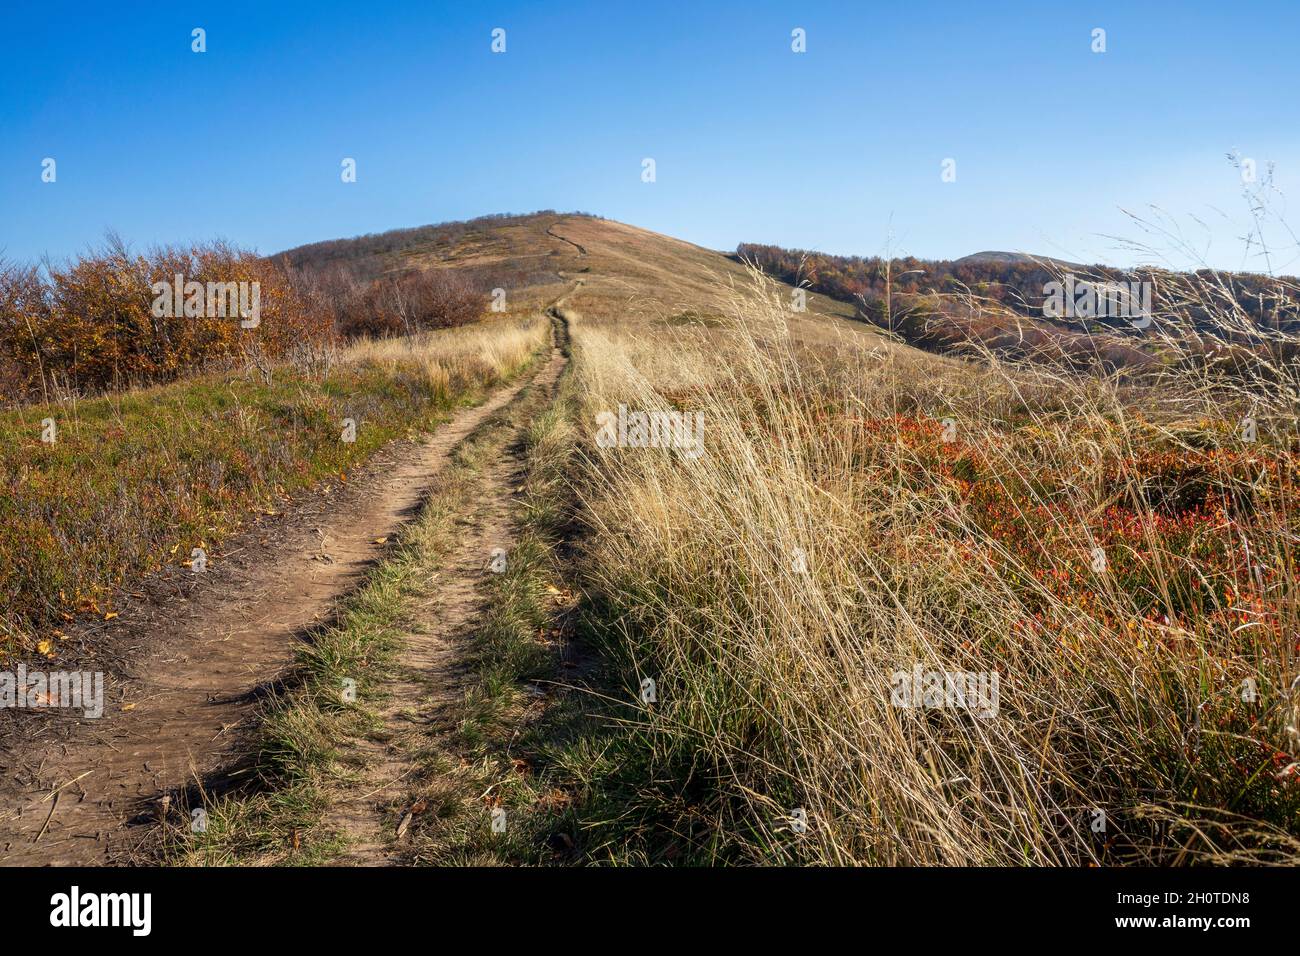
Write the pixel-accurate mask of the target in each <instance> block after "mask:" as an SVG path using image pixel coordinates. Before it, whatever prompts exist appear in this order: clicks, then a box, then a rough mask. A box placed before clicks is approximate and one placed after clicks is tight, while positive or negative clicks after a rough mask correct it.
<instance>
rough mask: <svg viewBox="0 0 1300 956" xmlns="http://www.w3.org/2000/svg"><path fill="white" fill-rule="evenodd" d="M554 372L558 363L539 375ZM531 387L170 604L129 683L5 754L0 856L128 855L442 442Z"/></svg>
mask: <svg viewBox="0 0 1300 956" xmlns="http://www.w3.org/2000/svg"><path fill="white" fill-rule="evenodd" d="M557 374H558V370H557V368H556V364H555V360H554V359H553V360H552V362H551V363H550V364H548V365H547V366H545V367H544V368H542V369H541V370H540V372H538V373H537V376H536V377H537V378H538V380H539V381H544V382H551V381H553V380H554V377H555V376H556V375H557ZM527 384H528V379H524V380H523V381H520V382H518V383H515V384H513V385H511V386H507V387H504V388H501V389H499V390H498V391H497V392H496V393H495V394H493V395H492V396H491V397H490V398H489V399H488V400H487V401H486V402H485V403H483V404H482V405H479V406H477V407H475V408H469V409H463V410H461V411H460V412H458V413H457V414H456V415H455V417H454V418H453V420H452V421H451V422H449V423H447V424H446V425H444V426H443V427H441V428H440V429H438V430H437V431H436V432H435V433H433V434H432V435H430V436H428V437H427V438H426V439H425V440H424V441H423V442H421V443H418V444H416V445H414V446H408V447H407V449H406V451H405V454H403V455H402V457H400V458H399V459H397V460H396V461H394V462H393V463H392V467H391V469H390V470H387V471H386V473H382V474H376V475H374V476H373V480H372V481H371V483H370V484H369V485H368V486H367V488H366V492H367V493H366V494H365V495H364V496H357V497H354V499H353V501H352V502H350V503H349V504H348V506H345V507H340V508H338V509H337V512H331V511H330V510H329V509H328V508H326V509H324V510H323V511H322V513H321V514H320V515H319V516H318V519H317V521H316V522H311V521H308V522H305V523H303V524H302V525H300V526H298V527H294V528H290V529H288V530H287V531H286V532H285V537H284V538H283V539H282V540H280V541H277V542H276V544H275V545H274V547H273V548H271V549H268V554H266V555H265V556H264V557H265V560H254V561H253V562H251V564H250V566H249V567H248V568H247V569H246V571H245V572H244V573H242V574H238V575H234V576H233V577H231V578H230V579H220V580H215V581H213V582H211V585H210V586H208V585H205V586H203V587H201V588H199V589H197V590H196V591H195V592H194V594H193V596H192V597H191V598H188V599H185V600H182V601H179V602H176V603H177V604H178V605H179V606H177V607H173V608H168V609H167V620H165V621H163V622H161V624H160V626H161V628H162V632H161V633H159V634H158V635H157V636H156V639H151V640H150V642H149V644H150V647H152V648H153V650H152V651H150V652H148V653H146V654H144V655H143V657H142V658H141V659H140V660H138V661H137V662H135V664H134V665H133V667H132V668H131V670H132V674H131V678H132V679H130V680H127V681H124V682H122V683H119V684H117V685H115V686H111V687H106V688H105V713H104V716H103V717H102V718H100V719H98V720H79V721H77V723H76V725H75V726H73V727H71V728H70V731H69V732H68V733H67V734H65V736H64V738H63V739H62V740H58V741H56V742H55V743H53V744H51V745H49V746H48V747H47V748H46V749H45V751H44V752H36V753H31V752H26V750H24V752H22V753H20V754H18V755H17V756H13V755H10V756H11V759H10V760H9V761H7V764H8V765H7V766H6V767H5V768H4V774H5V776H6V777H7V778H8V779H7V781H6V784H5V788H6V789H5V794H4V802H3V804H0V863H4V864H9V865H17V864H22V865H49V864H92V865H93V864H102V863H105V862H110V861H112V860H114V859H116V858H118V857H119V856H121V855H123V854H124V853H129V851H130V848H131V842H132V835H131V833H130V828H129V827H128V826H127V824H128V823H129V822H130V821H131V820H132V819H136V818H139V817H141V815H148V814H151V813H152V806H151V805H152V803H153V802H154V801H155V800H156V799H157V797H158V796H159V795H160V794H161V793H163V792H165V791H167V790H169V789H171V788H174V787H176V786H178V785H182V784H184V783H185V782H186V781H187V779H188V780H192V779H194V778H195V777H196V775H198V774H202V773H205V772H208V771H210V770H212V769H214V768H216V767H218V766H221V765H222V764H223V763H224V762H225V761H226V760H228V759H229V758H230V757H231V756H232V754H233V753H234V752H235V751H236V744H237V742H238V741H237V739H236V738H237V734H236V733H235V730H236V728H237V727H238V726H239V725H240V724H241V722H243V721H245V720H246V719H247V718H248V717H249V716H250V715H251V714H252V713H253V711H254V708H255V704H256V702H257V700H258V698H259V697H260V696H261V695H262V693H263V692H264V690H265V688H266V687H267V682H268V681H272V680H274V679H275V678H276V676H277V675H279V674H280V673H282V672H283V670H284V669H285V668H286V666H287V665H288V664H289V663H291V661H292V659H293V656H294V650H295V646H296V644H297V643H298V642H299V641H300V640H302V639H303V638H304V636H305V635H306V634H307V633H308V632H309V631H310V629H311V628H312V627H313V626H314V625H317V624H319V623H320V622H321V621H322V620H324V619H326V617H327V615H328V614H329V613H330V611H331V609H332V607H333V604H334V602H335V601H336V600H337V599H338V598H339V597H340V596H341V595H342V594H344V593H345V592H346V591H348V590H349V589H350V588H351V587H353V586H354V585H355V584H356V583H357V581H358V580H359V578H360V576H361V575H362V573H363V572H364V571H365V569H366V568H367V566H368V565H370V564H371V563H372V562H373V561H374V560H376V558H378V557H379V556H380V555H381V554H382V553H383V550H384V548H383V543H381V541H380V539H385V538H387V537H388V536H390V535H391V534H392V533H393V532H395V531H396V530H397V529H398V528H399V527H400V526H401V525H402V524H403V523H404V522H406V521H407V520H409V519H410V518H411V517H412V515H413V514H414V512H415V510H416V508H417V506H418V504H419V502H420V501H421V499H422V497H423V496H424V493H425V491H426V489H427V488H428V486H429V484H430V482H431V481H432V479H433V476H434V475H435V474H436V473H437V472H438V470H439V469H440V468H441V467H442V466H443V464H444V463H445V462H446V461H447V458H448V455H449V453H450V452H451V450H452V449H453V448H454V447H455V446H456V445H457V444H458V443H459V442H460V441H462V440H463V439H464V438H465V437H466V436H467V435H469V434H470V433H471V432H472V431H473V430H474V429H475V428H477V427H478V425H479V424H480V423H482V422H483V421H484V420H485V419H487V418H488V417H489V416H491V415H492V414H494V413H495V412H497V411H498V410H500V409H501V408H503V407H504V406H505V405H506V404H508V403H509V402H510V401H512V400H513V399H514V398H515V397H516V396H517V395H518V394H519V392H520V391H521V390H522V389H523V388H524V387H525V386H526V385H527ZM358 497H359V500H357V498H358ZM479 557H480V558H481V555H480V556H479ZM481 563H482V562H481V561H480V564H481ZM128 616H129V612H127V613H124V615H123V617H124V618H127V617H128ZM150 623H151V625H154V624H156V622H150Z"/></svg>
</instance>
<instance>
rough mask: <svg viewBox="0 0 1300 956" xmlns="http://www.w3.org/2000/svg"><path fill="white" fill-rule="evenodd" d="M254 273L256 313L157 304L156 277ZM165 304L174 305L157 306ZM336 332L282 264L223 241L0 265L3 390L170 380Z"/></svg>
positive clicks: (220, 277) (221, 279)
mask: <svg viewBox="0 0 1300 956" xmlns="http://www.w3.org/2000/svg"><path fill="white" fill-rule="evenodd" d="M176 276H181V277H182V280H183V281H184V282H199V283H202V284H203V285H204V286H205V288H206V287H207V284H208V283H213V282H218V283H241V282H244V283H256V284H257V287H258V290H259V300H260V322H259V323H258V324H257V326H256V327H255V328H244V327H242V326H241V322H240V320H239V317H238V316H229V317H216V316H213V317H209V316H207V315H203V316H198V317H193V316H186V315H185V314H184V310H183V309H181V308H175V309H168V310H159V309H155V308H154V304H155V299H156V294H155V290H154V288H153V287H154V284H155V283H168V284H170V283H172V282H174V281H175V278H176ZM159 311H164V312H165V313H166V314H163V315H159V314H157V313H158V312H159ZM332 336H333V328H332V324H331V322H330V321H329V319H328V317H326V316H323V315H322V314H321V313H320V312H319V311H318V310H315V309H312V308H310V307H309V305H308V303H307V302H306V300H305V299H304V298H303V297H302V296H301V295H299V294H298V293H297V292H296V291H295V289H294V287H293V285H292V284H291V282H290V281H289V277H288V275H287V274H286V272H285V270H284V269H283V267H282V266H280V265H278V264H276V263H274V262H272V261H270V260H267V259H264V258H262V257H260V256H257V255H254V254H253V253H250V252H247V251H244V250H240V249H237V248H235V247H233V246H230V245H228V244H226V243H224V242H212V243H206V244H196V245H192V246H188V247H183V248H182V247H166V248H159V249H154V250H151V251H150V252H149V253H148V254H147V255H139V254H133V253H132V252H130V251H129V249H128V248H127V247H126V245H125V244H124V243H123V242H122V241H121V240H120V239H118V238H117V237H115V236H112V235H110V236H109V238H108V240H107V242H106V243H105V245H104V246H103V248H101V249H98V250H94V251H92V252H90V253H88V254H86V255H84V256H82V257H81V258H79V259H77V260H75V261H73V262H69V263H67V264H65V265H62V266H53V267H49V268H48V269H46V270H44V271H42V270H38V269H35V268H30V267H15V266H8V267H0V387H3V388H4V389H5V393H4V395H3V398H4V399H7V400H14V399H22V398H25V397H31V396H37V395H48V394H49V393H50V392H51V391H54V392H56V393H57V392H60V391H61V392H65V393H73V394H87V393H94V392H99V391H103V390H105V389H110V388H121V387H126V386H131V385H141V384H149V383H156V382H166V381H172V380H174V379H176V378H178V377H179V376H182V375H184V374H187V373H189V372H193V371H199V370H201V369H203V368H205V367H209V366H212V365H213V364H218V365H220V364H227V365H228V364H232V363H236V362H240V361H246V360H249V359H253V358H256V359H258V360H263V359H267V358H276V357H278V356H280V355H283V354H284V353H285V352H286V351H287V350H288V349H289V348H290V346H292V345H294V344H296V343H301V342H303V341H304V340H308V341H315V340H322V339H328V338H330V337H332Z"/></svg>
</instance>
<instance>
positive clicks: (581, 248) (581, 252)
mask: <svg viewBox="0 0 1300 956" xmlns="http://www.w3.org/2000/svg"><path fill="white" fill-rule="evenodd" d="M554 229H555V227H554V226H547V227H546V234H547V235H548V236H550V237H551V238H552V239H559V240H560V241H561V242H567V243H568V244H569V245H571V246H573V247H574V248H575V249H577V250H578V255H580V256H585V255H586V254H587V249H586V247H585V246H583V245H582V244H581V243H577V242H574V241H573V240H572V239H566V238H564V237H563V236H562V235H560V234H559V233H558V232H555V231H554Z"/></svg>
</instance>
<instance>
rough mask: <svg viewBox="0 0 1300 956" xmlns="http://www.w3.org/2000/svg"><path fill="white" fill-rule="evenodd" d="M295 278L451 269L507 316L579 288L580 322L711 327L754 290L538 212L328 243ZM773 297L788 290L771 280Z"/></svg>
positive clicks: (743, 277)
mask: <svg viewBox="0 0 1300 956" xmlns="http://www.w3.org/2000/svg"><path fill="white" fill-rule="evenodd" d="M274 258H278V259H284V260H285V261H287V262H288V263H289V264H290V265H292V266H294V267H296V268H298V269H303V270H328V269H334V268H339V269H346V270H350V271H352V272H354V273H355V274H357V275H360V276H363V277H370V276H375V275H380V274H383V273H386V272H394V271H403V270H407V269H411V268H424V269H428V268H437V269H454V270H456V271H457V272H458V273H460V274H461V275H463V276H465V277H467V278H469V279H470V281H471V282H472V283H473V284H474V285H475V287H476V288H478V289H479V290H480V291H482V292H483V293H484V294H489V293H490V292H491V290H492V289H496V288H501V289H504V290H505V294H506V304H507V306H508V307H509V308H510V309H511V310H515V309H536V308H539V307H541V306H542V305H544V304H545V303H548V302H551V301H553V300H554V299H555V298H556V297H557V296H558V295H560V294H561V293H563V292H564V291H565V289H566V288H567V287H569V286H570V285H571V284H572V282H573V280H575V279H581V280H582V283H581V286H580V287H579V288H578V289H577V290H576V291H575V292H574V294H573V296H572V299H571V303H570V304H571V306H572V307H573V308H574V309H576V310H577V311H578V312H580V313H581V314H582V315H583V316H585V317H586V318H587V320H588V321H604V320H613V321H618V322H627V321H651V322H666V323H672V324H676V325H680V324H689V323H691V322H692V321H698V322H700V323H702V324H705V325H709V324H713V318H714V317H713V315H712V312H713V311H714V310H717V311H719V312H721V311H722V310H723V309H724V308H725V302H726V299H727V295H728V293H729V292H730V291H731V290H732V289H733V288H735V287H744V286H747V285H748V284H750V283H751V282H752V278H753V277H752V275H751V274H750V272H749V271H748V269H747V268H746V267H745V266H744V265H743V264H741V263H739V262H737V261H735V259H734V258H733V257H730V256H728V255H725V254H723V253H720V252H716V251H714V250H711V249H705V248H702V247H700V246H696V245H693V244H691V243H689V242H685V241H683V240H680V239H674V238H672V237H670V236H664V235H660V234H659V233H655V232H651V231H649V230H647V229H641V228H638V227H636V226H631V225H627V224H626V223H621V222H616V221H614V220H610V219H601V218H599V217H596V216H591V215H587V214H585V213H556V212H552V211H544V212H537V213H532V214H530V215H521V216H485V217H482V218H479V219H473V220H469V221H466V222H453V223H444V224H441V225H433V226H422V227H417V228H413V229H399V230H393V231H391V232H386V233H382V234H379V235H371V236H359V237H356V238H352V239H336V240H332V241H329V242H320V243H314V244H312V245H307V246H299V247H297V248H294V249H288V250H285V251H284V252H281V253H277V254H276V256H275V257H274ZM777 287H778V288H781V287H784V288H781V291H780V295H782V296H783V297H784V300H785V302H786V303H787V304H793V302H794V290H793V289H792V288H790V287H789V286H787V285H786V283H784V282H782V281H780V279H779V278H778V279H777ZM805 294H806V312H803V313H798V312H794V311H793V310H791V312H790V316H789V317H790V321H791V323H792V328H794V329H795V330H796V331H797V332H800V333H802V334H803V335H804V336H811V337H813V338H818V337H820V336H821V335H824V334H826V333H828V332H833V333H834V334H842V333H844V332H848V333H849V334H854V335H866V336H870V337H873V338H878V339H880V340H881V341H882V342H883V341H884V339H883V337H881V336H880V334H879V332H878V331H876V330H873V329H872V328H871V327H870V326H868V325H866V324H864V323H862V322H858V321H852V320H853V319H854V317H855V309H854V307H853V306H852V305H851V304H849V303H846V302H841V301H837V300H836V299H834V298H831V297H829V296H824V295H821V294H817V293H814V292H812V291H807V292H806V293H805Z"/></svg>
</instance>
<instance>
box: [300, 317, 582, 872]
mask: <svg viewBox="0 0 1300 956" xmlns="http://www.w3.org/2000/svg"><path fill="white" fill-rule="evenodd" d="M556 337H557V341H559V342H562V341H563V339H564V330H563V326H562V325H561V326H560V328H559V329H557V334H556ZM565 364H566V359H565V356H564V354H563V353H562V352H561V350H560V349H559V348H556V349H555V350H554V352H553V354H552V357H551V361H550V364H549V365H548V366H547V367H546V368H545V369H544V370H543V371H542V372H541V373H540V374H539V375H538V376H537V378H536V379H535V381H534V386H535V391H534V392H533V393H532V395H530V397H529V399H528V404H527V406H526V407H525V409H524V414H523V415H522V416H521V417H522V418H523V419H524V420H522V421H519V422H517V423H516V424H515V426H514V428H513V431H512V434H511V435H510V436H509V437H508V438H507V440H506V442H505V445H504V451H503V452H502V453H501V454H500V455H499V456H497V457H496V459H495V460H494V461H493V462H492V464H491V465H489V466H488V467H486V468H484V469H483V471H482V472H481V473H478V474H476V476H475V487H476V489H478V495H477V503H476V507H475V508H474V510H473V512H472V513H470V514H467V515H462V516H461V519H460V522H459V524H458V528H457V539H456V546H455V547H454V548H453V549H452V550H451V551H450V552H449V553H448V554H447V556H446V558H445V559H444V560H443V562H442V564H441V567H440V569H439V572H438V574H437V577H436V578H435V580H434V582H433V587H432V588H431V589H430V594H431V598H430V599H429V601H428V603H427V604H426V605H425V606H424V607H422V608H420V609H418V612H417V614H418V617H419V618H420V619H421V620H422V621H423V622H425V625H424V626H423V627H421V628H420V629H419V630H418V631H415V632H413V633H409V634H407V635H406V636H405V644H404V647H403V649H402V651H401V652H400V654H399V656H398V661H397V668H396V670H397V677H396V678H395V679H394V680H392V681H390V682H389V683H388V684H387V685H386V686H385V688H384V692H385V696H384V698H383V702H382V704H381V705H380V706H379V707H378V708H377V711H376V714H377V716H378V718H379V720H380V721H381V722H382V730H381V731H379V732H378V733H375V734H372V735H371V736H370V737H368V738H366V739H364V740H361V741H359V742H358V743H357V744H356V746H355V748H354V749H353V751H352V752H351V753H349V754H348V755H347V758H348V761H349V762H359V763H361V764H363V765H364V766H365V771H364V773H363V775H362V777H361V779H360V781H359V782H357V783H356V784H355V785H354V786H353V787H352V788H351V789H350V790H348V791H347V792H345V793H340V794H338V795H337V796H336V802H335V804H334V806H333V807H332V808H331V810H330V812H329V813H327V814H326V816H325V819H324V821H323V822H322V829H323V830H325V831H327V832H331V833H337V834H340V835H342V836H344V837H345V838H346V842H347V845H348V849H347V851H346V852H345V853H344V854H343V855H342V856H341V857H340V858H338V859H337V860H336V861H335V862H336V863H337V865H341V866H384V865H395V864H399V863H401V862H402V860H401V849H402V848H401V831H403V830H404V824H406V823H409V817H407V816H406V813H405V808H404V807H403V806H402V805H401V803H400V800H401V798H402V796H403V795H404V792H405V789H406V784H407V782H408V780H409V779H411V778H412V777H413V775H414V773H415V771H416V769H417V764H416V759H417V755H418V753H419V752H420V749H421V746H422V741H423V740H424V739H425V734H427V733H428V730H429V727H430V725H435V726H436V725H439V724H440V723H442V721H443V717H442V714H443V712H444V710H445V709H446V708H447V706H448V705H449V704H450V703H452V702H453V701H456V700H458V699H459V698H460V697H461V696H462V694H463V692H464V683H463V678H462V670H461V665H460V661H461V660H462V658H463V651H464V648H465V642H466V641H467V640H468V638H469V636H470V635H471V634H472V633H473V629H474V623H475V621H476V620H477V619H478V618H479V616H480V615H481V614H482V613H483V611H484V609H485V607H486V605H487V596H486V594H485V585H486V583H487V581H488V579H489V578H490V576H491V572H490V571H489V570H488V563H489V558H490V555H491V553H492V551H493V549H494V548H503V549H505V551H506V554H507V560H509V552H510V548H511V545H512V541H513V528H512V523H511V518H510V509H511V496H512V495H513V493H514V490H515V489H517V488H518V487H519V486H520V485H521V484H522V482H523V474H524V460H523V451H522V446H521V443H520V440H519V439H520V437H521V433H522V430H523V428H524V427H526V420H527V418H528V416H530V415H532V414H535V413H536V412H537V411H538V410H540V409H541V408H544V407H545V405H546V403H547V402H548V401H549V400H550V398H551V397H552V396H553V394H554V390H555V387H556V384H557V382H558V381H559V378H560V374H561V372H562V371H563V370H564V366H565ZM395 801H396V805H395Z"/></svg>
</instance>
